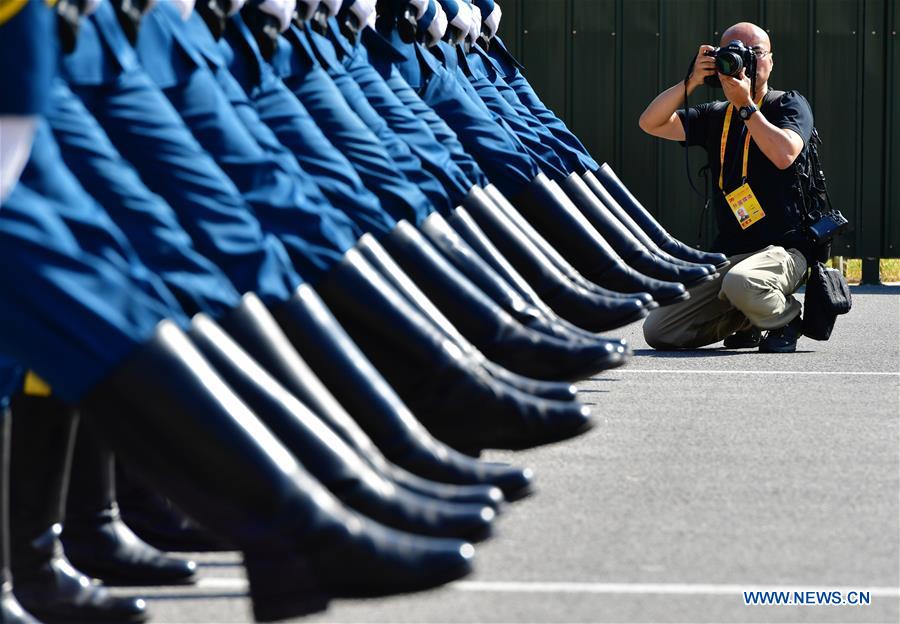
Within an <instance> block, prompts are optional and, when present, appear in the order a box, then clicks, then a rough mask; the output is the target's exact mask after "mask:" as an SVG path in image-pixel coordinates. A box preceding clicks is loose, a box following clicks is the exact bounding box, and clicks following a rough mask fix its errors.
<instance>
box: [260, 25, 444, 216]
mask: <svg viewBox="0 0 900 624" xmlns="http://www.w3.org/2000/svg"><path fill="white" fill-rule="evenodd" d="M285 39H287V41H288V42H289V43H290V47H281V48H280V49H279V53H278V54H279V58H278V59H276V62H275V64H274V67H275V68H276V69H277V70H278V71H279V73H280V75H281V78H282V80H283V81H284V83H285V84H286V85H287V87H288V88H289V89H290V90H291V91H292V92H293V93H294V95H296V96H297V97H298V98H299V99H300V101H301V102H302V103H303V105H304V106H305V107H306V109H307V110H308V111H309V113H310V114H311V115H312V116H313V118H314V119H315V120H316V123H317V124H318V126H319V128H321V129H322V131H323V132H324V133H325V136H327V137H328V139H329V140H330V141H331V143H332V144H333V145H334V146H335V147H336V148H337V149H338V150H340V151H341V153H343V154H344V155H345V156H346V157H347V159H348V160H349V161H350V162H351V163H352V164H353V167H354V168H355V169H356V171H357V173H359V175H360V177H361V178H362V180H363V182H364V183H365V185H366V187H368V188H369V189H370V190H371V191H372V192H374V193H375V194H376V195H377V196H378V199H379V200H380V201H381V207H382V208H383V209H384V210H385V211H387V212H388V213H389V214H390V215H391V216H392V217H393V218H394V219H396V220H398V221H399V220H401V219H406V220H407V221H410V222H412V223H415V224H419V223H421V222H422V221H423V220H424V219H425V218H426V217H427V216H428V215H429V214H430V213H431V211H432V210H433V206H432V204H431V202H430V201H429V199H428V198H427V197H426V196H425V194H424V193H423V192H422V191H421V190H420V189H419V188H418V187H416V186H415V185H414V184H411V183H410V182H409V180H407V179H406V178H405V176H404V175H403V173H402V172H400V171H398V170H397V167H396V166H395V165H394V164H393V162H392V160H391V158H390V156H389V155H388V153H387V150H386V149H385V147H384V146H383V145H382V144H381V142H380V141H379V140H378V137H376V136H375V134H374V133H373V132H372V131H371V130H369V128H368V127H366V125H365V124H364V123H363V122H362V120H361V119H360V118H359V116H358V115H357V114H356V113H355V112H354V111H353V109H351V108H350V106H349V105H348V104H347V102H346V100H345V99H344V97H343V95H342V94H341V91H340V89H339V88H338V87H337V85H335V83H334V81H333V80H332V79H331V77H330V76H329V75H328V73H327V72H326V71H325V69H324V68H323V67H322V64H321V61H320V60H319V59H318V57H317V56H316V54H315V52H314V51H313V48H312V46H311V45H310V43H309V41H308V39H307V38H306V35H305V33H304V31H303V30H301V29H300V28H297V27H296V26H291V27H290V28H289V29H288V30H287V31H286V32H285Z"/></svg>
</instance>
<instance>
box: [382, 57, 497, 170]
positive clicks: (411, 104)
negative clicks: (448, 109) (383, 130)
mask: <svg viewBox="0 0 900 624" xmlns="http://www.w3.org/2000/svg"><path fill="white" fill-rule="evenodd" d="M385 84H386V85H387V86H388V88H390V90H391V91H393V92H394V95H396V96H397V99H399V100H400V102H401V104H403V106H404V108H405V109H406V110H408V111H409V112H410V113H412V114H413V115H415V116H416V118H418V119H421V120H423V121H424V122H425V123H427V124H428V127H429V128H430V129H431V132H432V133H433V134H434V137H435V138H436V139H437V140H438V141H439V142H440V144H441V145H443V146H444V147H445V148H446V149H447V151H448V152H450V157H451V158H452V159H453V162H454V163H456V165H457V166H458V167H459V168H460V169H462V171H463V173H465V174H466V176H467V177H468V178H469V179H470V180H472V181H473V182H474V183H475V184H477V185H479V186H486V185H487V184H489V183H490V181H489V180H488V178H487V175H486V174H485V173H484V171H483V170H482V169H481V166H480V165H479V164H478V162H477V161H476V160H475V159H474V158H473V157H472V155H471V154H469V152H467V151H466V148H464V147H463V144H462V143H461V142H460V140H459V137H457V136H456V132H454V131H453V129H452V128H450V126H448V125H447V122H446V121H444V120H443V119H441V117H440V115H438V114H437V113H436V112H435V111H434V109H433V108H431V107H430V106H429V105H428V104H426V103H425V102H424V100H422V98H421V97H420V96H419V94H418V93H417V92H416V90H415V89H413V88H412V87H411V86H410V84H409V83H408V82H407V81H406V79H405V78H404V77H403V76H402V75H401V73H400V70H399V69H397V68H396V67H393V66H391V69H390V74H389V75H388V76H387V77H386V78H385Z"/></svg>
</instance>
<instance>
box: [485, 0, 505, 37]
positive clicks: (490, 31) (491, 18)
mask: <svg viewBox="0 0 900 624" xmlns="http://www.w3.org/2000/svg"><path fill="white" fill-rule="evenodd" d="M502 17H503V9H501V8H500V4H499V3H497V2H495V3H494V10H493V11H491V14H490V15H488V16H487V17H486V18H484V28H485V30H487V36H488V39H493V38H494V36H496V34H497V31H498V30H500V18H502Z"/></svg>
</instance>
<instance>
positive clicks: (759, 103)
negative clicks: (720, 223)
mask: <svg viewBox="0 0 900 624" xmlns="http://www.w3.org/2000/svg"><path fill="white" fill-rule="evenodd" d="M765 97H766V96H765V94H763V95H762V96H761V97H760V98H759V101H757V102H756V108H757V109H759V107H760V106H762V101H763V98H765ZM733 111H734V106H730V105H729V107H728V110H727V111H725V125H724V126H722V143H721V145H720V146H719V189H720V190H725V189H724V188H723V177H724V175H725V145H726V144H727V143H728V131H729V130H730V129H731V114H732V112H733ZM745 128H746V126H745ZM749 152H750V131H749V130H747V136H746V138H745V139H744V155H743V163H742V164H741V183H742V184H743V183H744V182H746V181H747V164H748V158H747V154H748V153H749Z"/></svg>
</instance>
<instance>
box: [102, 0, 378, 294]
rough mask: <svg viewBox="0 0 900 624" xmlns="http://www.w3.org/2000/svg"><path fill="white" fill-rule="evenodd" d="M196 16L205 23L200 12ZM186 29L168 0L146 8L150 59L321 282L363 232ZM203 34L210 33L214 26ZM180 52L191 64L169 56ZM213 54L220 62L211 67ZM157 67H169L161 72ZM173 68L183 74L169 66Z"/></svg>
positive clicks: (273, 228) (301, 266) (262, 213)
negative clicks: (329, 198)
mask: <svg viewBox="0 0 900 624" xmlns="http://www.w3.org/2000/svg"><path fill="white" fill-rule="evenodd" d="M98 14H99V11H98ZM191 20H200V21H199V23H197V22H195V25H196V26H200V25H203V22H202V20H201V18H200V17H199V15H196V14H194V15H193V16H192V17H191ZM204 28H205V26H204ZM188 29H189V27H188V26H186V24H185V22H183V21H182V20H181V17H180V16H179V15H178V12H177V10H176V9H175V8H174V7H172V6H170V5H169V4H167V3H162V4H159V5H157V6H156V7H155V8H154V9H153V10H152V11H150V13H148V14H147V15H145V16H144V20H143V23H142V26H141V32H140V36H139V39H138V54H139V55H140V57H141V59H142V61H143V63H144V66H145V67H146V68H147V71H148V72H149V73H150V75H151V76H152V77H154V79H156V80H157V81H159V83H160V87H162V89H163V92H164V93H165V95H166V97H167V98H168V99H169V101H170V102H171V103H172V104H173V105H174V106H175V109H176V110H177V111H178V113H179V114H180V115H181V117H182V119H183V120H184V121H185V123H186V124H187V126H188V127H189V128H190V129H191V132H192V133H193V135H194V137H195V138H196V139H197V140H198V141H199V142H200V144H201V145H202V146H203V148H204V149H205V150H206V151H207V152H208V153H209V154H210V155H211V156H212V157H213V158H214V159H215V160H216V162H217V163H218V164H219V165H220V166H221V167H222V169H223V170H224V171H225V173H226V174H228V177H230V178H231V180H232V181H233V182H234V183H235V185H236V186H237V187H238V189H240V191H241V195H242V196H243V197H244V199H245V200H246V201H247V203H248V204H249V205H250V206H251V208H252V209H253V213H254V214H255V215H256V217H257V218H258V219H259V221H260V224H261V225H262V227H263V229H264V231H266V232H267V233H271V234H273V235H274V236H276V237H277V238H278V239H279V240H280V241H281V242H282V243H283V244H284V246H285V248H286V249H287V251H288V253H289V254H290V256H291V261H292V262H293V264H294V266H295V267H296V268H297V270H298V271H299V272H300V274H301V275H302V276H303V277H304V278H306V279H308V280H310V281H312V282H315V281H316V279H317V278H318V277H320V276H321V275H322V274H324V273H326V272H327V271H328V270H329V269H331V268H332V267H333V266H334V265H335V264H337V263H338V262H340V260H341V259H342V258H343V256H344V254H345V253H346V251H347V250H349V249H350V248H351V247H352V246H353V245H354V244H355V243H356V240H357V239H358V238H359V237H360V236H361V235H362V232H361V231H360V230H359V229H358V228H357V227H356V226H355V225H354V224H353V222H352V221H350V219H349V217H347V216H346V215H345V214H344V213H342V212H340V211H339V210H337V209H336V208H334V207H333V206H331V205H330V204H329V203H328V201H327V200H326V199H325V197H324V195H322V193H321V191H320V190H319V189H318V187H316V186H315V184H314V183H313V182H312V180H311V179H310V178H308V176H304V175H303V173H302V171H301V170H300V167H299V165H298V164H297V162H296V160H295V159H293V158H292V157H290V155H289V154H286V153H285V152H284V148H283V146H281V145H280V144H279V143H278V140H277V139H276V138H275V136H274V135H273V134H272V133H271V130H269V129H268V128H267V127H266V125H265V124H264V123H263V122H262V121H260V119H259V117H258V115H257V114H256V111H255V110H254V108H253V106H252V104H251V103H250V102H249V101H248V100H247V97H246V95H245V94H244V93H243V91H242V89H241V87H240V85H238V84H237V83H236V82H235V81H234V79H233V77H231V76H230V74H228V71H227V69H225V67H224V60H223V59H221V57H218V58H215V59H211V58H210V56H211V55H210V54H209V53H207V54H204V55H201V54H200V49H201V48H200V47H198V45H197V44H195V43H194V42H193V41H194V39H196V38H197V37H199V36H201V35H202V34H203V31H202V30H200V29H199V28H196V27H195V28H192V29H190V30H188ZM205 36H207V37H209V39H210V40H212V35H211V34H210V33H209V31H208V30H206V31H205ZM201 46H202V43H201ZM206 49H208V50H211V49H212V46H207V48H206ZM167 52H168V53H167ZM179 55H180V56H181V57H183V58H187V59H189V60H190V63H184V62H183V61H179V62H178V63H174V62H172V61H171V60H170V59H171V58H172V57H174V56H179ZM210 60H215V61H216V63H215V64H210V65H209V66H205V65H206V64H207V63H209V62H210ZM155 66H162V67H164V68H165V69H166V70H167V71H165V72H159V71H157V70H156V69H155V68H154V67H155ZM170 68H173V69H174V70H177V71H178V72H180V73H176V71H171V72H169V71H168V70H169V69H170ZM214 71H215V74H214V73H213V72H214ZM223 85H224V87H225V89H227V92H226V91H225V89H223ZM233 103H234V104H237V105H238V106H237V107H236V106H234V105H233ZM279 152H280V153H279Z"/></svg>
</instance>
